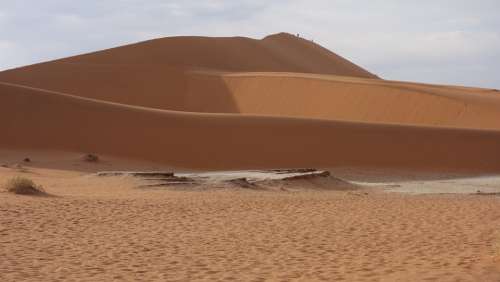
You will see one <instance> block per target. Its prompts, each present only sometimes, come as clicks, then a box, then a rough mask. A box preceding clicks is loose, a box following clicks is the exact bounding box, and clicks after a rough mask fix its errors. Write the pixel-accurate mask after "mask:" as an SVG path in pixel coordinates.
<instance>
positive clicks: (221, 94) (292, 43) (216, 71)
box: [0, 34, 500, 129]
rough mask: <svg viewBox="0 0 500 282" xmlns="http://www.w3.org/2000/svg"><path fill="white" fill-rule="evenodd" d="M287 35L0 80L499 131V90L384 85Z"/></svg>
mask: <svg viewBox="0 0 500 282" xmlns="http://www.w3.org/2000/svg"><path fill="white" fill-rule="evenodd" d="M374 78H376V77H375V76H374V75H372V74H370V73H368V72H367V71H365V70H363V69H361V68H360V67H358V66H356V65H354V64H352V63H350V62H349V61H347V60H345V59H344V58H342V57H339V56H337V55H336V54H334V53H332V52H330V51H328V50H326V49H324V48H322V47H321V46H319V45H316V44H314V43H312V42H310V41H307V40H304V39H301V38H297V37H295V36H292V35H289V34H277V35H271V36H268V37H266V38H264V39H263V40H254V39H249V38H240V37H237V38H204V37H174V38H164V39H157V40H152V41H146V42H141V43H137V44H132V45H128V46H123V47H118V48H113V49H109V50H104V51H100V52H95V53H90V54H85V55H81V56H75V57H70V58H66V59H61V60H56V61H52V62H47V63H42V64H37V65H33V66H27V67H24V68H19V69H14V70H9V71H5V72H0V81H4V82H10V83H14V84H20V85H26V86H31V87H36V88H42V89H46V90H51V91H57V92H62V93H66V94H71V95H76V96H81V97H87V98H92V99H98V100H104V101H111V102H118V103H123V104H128V105H136V106H144V107H150V108H157V109H166V110H176V111H188V112H209V113H244V114H256V115H260V114H264V115H277V116H291V117H303V118H321V119H331V120H347V121H361V122H374V123H396V124H413V125H426V126H443V127H461V128H477V129H499V128H500V123H499V122H497V121H498V120H499V119H500V95H498V91H495V90H488V89H478V88H467V87H456V86H440V85H426V84H417V83H409V82H395V81H385V80H381V79H374Z"/></svg>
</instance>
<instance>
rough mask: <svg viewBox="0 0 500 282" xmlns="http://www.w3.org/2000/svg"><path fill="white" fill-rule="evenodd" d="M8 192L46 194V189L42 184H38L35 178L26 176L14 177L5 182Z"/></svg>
mask: <svg viewBox="0 0 500 282" xmlns="http://www.w3.org/2000/svg"><path fill="white" fill-rule="evenodd" d="M5 188H6V190H7V192H10V193H14V194H18V195H45V191H44V190H43V188H42V187H41V186H40V185H36V184H35V182H33V180H31V179H29V178H25V177H19V176H17V177H14V178H11V179H9V180H8V181H7V183H6V184H5Z"/></svg>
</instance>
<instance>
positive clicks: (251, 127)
mask: <svg viewBox="0 0 500 282" xmlns="http://www.w3.org/2000/svg"><path fill="white" fill-rule="evenodd" d="M0 93H2V95H0V128H1V129H2V133H3V135H4V136H8V137H9V138H1V139H0V145H1V146H2V147H8V148H30V149H57V150H67V151H76V152H78V151H80V152H90V151H91V152H96V153H100V154H111V155H117V156H123V157H129V158H137V159H147V160H152V161H158V162H163V163H167V164H171V165H175V166H180V167H188V168H204V169H240V168H241V169H242V168H256V167H259V168H275V167H299V166H313V167H322V166H323V167H327V166H366V167H370V166H378V167H380V166H383V167H397V168H423V169H443V170H468V171H475V170H477V171H481V172H498V171H500V159H498V156H496V155H495V154H492V152H499V151H500V132H498V131H487V130H465V129H442V128H432V127H412V126H398V125H381V124H365V123H352V122H338V121H328V120H313V119H298V118H285V117H272V118H271V117H266V116H247V115H227V114H202V113H183V112H176V111H166V110H153V109H148V108H143V107H134V106H126V105H122V104H115V103H109V102H103V101H97V100H90V99H85V98H80V97H75V96H70V95H65V94H61V93H56V92H50V91H45V90H40V89H34V88H27V87H22V86H16V85H11V84H5V83H2V84H0Z"/></svg>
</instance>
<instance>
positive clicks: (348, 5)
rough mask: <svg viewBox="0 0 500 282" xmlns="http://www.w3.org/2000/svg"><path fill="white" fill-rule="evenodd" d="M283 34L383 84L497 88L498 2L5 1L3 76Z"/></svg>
mask: <svg viewBox="0 0 500 282" xmlns="http://www.w3.org/2000/svg"><path fill="white" fill-rule="evenodd" d="M281 31H285V32H290V33H294V34H295V33H300V34H301V36H302V37H305V38H308V39H313V40H314V41H315V42H317V43H319V44H321V45H323V46H325V47H327V48H329V49H330V50H332V51H334V52H336V53H338V54H339V55H341V56H344V57H346V58H348V59H350V60H352V61H353V62H354V63H356V64H358V65H361V66H362V67H364V68H366V69H368V70H369V71H371V72H373V73H376V74H378V75H379V76H381V77H383V78H385V79H393V80H410V81H421V82H431V83H442V84H461V85H471V86H482V87H490V88H500V1H498V0H475V1H472V0H420V1H415V0H356V1H354V0H329V1H328V0H290V1H284V0H273V1H268V0H253V1H251V0H219V1H218V0H196V1H194V0H193V1H189V0H185V1H173V0H148V1H141V0H85V1H68V0H43V1H41V0H15V1H14V0H0V70H1V69H8V68H13V67H17V66H22V65H26V64H32V63H36V62H41V61H46V60H49V59H55V58H60V57H66V56H69V55H75V54H79V53H83V52H90V51H96V50H99V49H104V48H109V47H115V46H118V45H122V44H125V43H132V42H136V41H142V40H146V39H151V38H156V37H164V36H175V35H206V36H236V35H238V36H249V37H254V38H261V37H264V36H266V35H268V34H271V33H276V32H281Z"/></svg>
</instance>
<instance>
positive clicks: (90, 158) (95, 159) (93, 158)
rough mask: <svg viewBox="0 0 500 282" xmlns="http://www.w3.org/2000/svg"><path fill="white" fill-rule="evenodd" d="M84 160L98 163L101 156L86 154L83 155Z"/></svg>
mask: <svg viewBox="0 0 500 282" xmlns="http://www.w3.org/2000/svg"><path fill="white" fill-rule="evenodd" d="M83 160H84V161H86V162H89V163H97V162H99V157H98V156H97V155H95V154H86V155H85V156H83Z"/></svg>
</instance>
